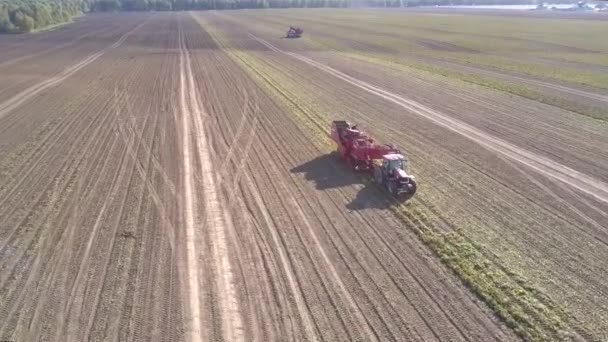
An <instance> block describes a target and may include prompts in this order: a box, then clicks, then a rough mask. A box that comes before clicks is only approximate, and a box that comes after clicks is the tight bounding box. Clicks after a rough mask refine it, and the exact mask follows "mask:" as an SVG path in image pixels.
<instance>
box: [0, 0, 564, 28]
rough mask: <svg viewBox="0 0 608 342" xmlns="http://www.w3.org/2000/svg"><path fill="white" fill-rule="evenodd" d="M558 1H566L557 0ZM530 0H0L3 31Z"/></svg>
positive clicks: (0, 17) (0, 23)
mask: <svg viewBox="0 0 608 342" xmlns="http://www.w3.org/2000/svg"><path fill="white" fill-rule="evenodd" d="M556 1H557V2H560V1H564V0H556ZM528 2H529V0H0V33H12V32H31V31H33V30H37V29H42V28H45V27H48V26H50V25H54V24H60V23H64V22H66V21H69V20H70V19H71V18H72V17H73V16H75V15H79V14H81V13H83V12H88V11H97V12H114V11H185V10H209V9H239V8H288V7H302V8H306V7H309V8H310V7H351V6H353V7H404V6H407V7H411V6H422V5H427V6H428V5H467V4H473V3H475V4H478V5H480V4H498V3H501V4H505V3H512V4H517V3H528Z"/></svg>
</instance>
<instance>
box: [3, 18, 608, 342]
mask: <svg viewBox="0 0 608 342" xmlns="http://www.w3.org/2000/svg"><path fill="white" fill-rule="evenodd" d="M308 13H309V14H310V16H308V17H307V20H308V21H306V23H309V22H310V24H307V26H306V27H305V34H307V36H306V37H305V38H303V39H300V40H286V39H282V38H281V36H282V35H283V34H284V32H283V31H285V28H286V27H285V26H286V23H288V22H292V21H293V18H294V17H295V16H298V15H300V16H301V14H302V12H299V11H274V12H267V11H261V12H257V11H235V12H205V13H156V14H112V15H91V16H87V17H85V18H82V19H81V20H79V21H78V22H76V23H74V24H71V25H67V26H64V27H61V28H59V29H58V30H55V31H50V32H43V33H40V34H35V35H25V36H0V56H1V57H0V74H2V78H0V340H19V341H20V340H57V341H65V340H86V339H90V340H102V339H108V340H141V341H149V340H158V341H167V340H169V341H173V340H175V341H180V340H191V341H250V340H260V341H270V340H279V341H285V340H303V341H311V340H326V341H335V340H339V341H344V340H347V341H353V340H362V341H371V340H381V341H387V340H395V341H402V340H418V341H429V340H470V341H472V340H475V341H490V340H500V341H504V340H518V339H519V338H522V337H523V338H528V339H535V340H558V339H562V340H572V339H588V340H603V339H606V338H608V330H607V329H606V327H608V321H607V317H608V287H607V284H608V282H607V281H606V280H607V277H608V274H607V273H606V272H605V260H608V231H607V229H608V224H607V222H608V214H607V212H608V172H607V170H608V126H606V123H605V122H604V121H602V120H601V119H598V118H594V116H593V115H591V114H593V113H595V114H597V113H600V114H601V112H593V113H591V112H585V113H578V112H573V111H571V110H568V108H564V107H567V106H566V105H564V106H561V107H560V106H559V105H558V104H555V103H553V104H550V103H547V102H550V101H541V100H539V99H536V100H535V99H534V98H533V96H529V97H523V96H518V95H514V94H513V92H509V91H501V90H499V89H497V87H490V86H484V85H480V84H479V82H469V81H466V80H462V79H460V78H458V77H454V76H453V75H452V74H449V75H445V73H441V72H435V73H433V72H429V71H428V70H426V71H425V70H422V69H421V68H416V67H413V66H411V65H410V66H408V65H407V63H402V64H399V63H396V62H395V60H401V61H411V60H412V59H409V58H410V57H408V56H409V55H408V54H404V53H403V51H396V50H390V49H387V50H380V49H379V46H378V44H376V45H374V44H370V41H369V40H368V39H367V38H368V37H367V34H371V35H375V36H377V37H378V36H381V33H378V32H372V33H369V32H368V31H366V30H367V29H364V28H362V31H361V32H362V33H361V35H359V36H357V35H353V36H352V37H349V38H347V39H344V41H341V42H339V44H343V45H339V46H338V43H336V42H332V41H338V40H340V34H339V33H336V32H339V30H341V29H344V26H341V25H343V24H341V23H340V20H341V19H340V20H338V19H336V21H335V22H332V21H331V20H328V19H327V17H324V18H317V19H315V16H327V15H330V14H331V13H332V12H330V11H320V12H314V11H310V12H308ZM355 13H357V14H356V15H361V16H362V17H365V15H369V16H372V15H371V14H369V13H367V12H355ZM366 13H367V14H366ZM374 13H377V12H374ZM269 14H270V15H269ZM347 14H348V15H353V13H350V12H349V13H347ZM332 15H335V16H336V18H340V16H344V15H345V14H344V13H342V12H340V11H336V12H335V13H334V14H332ZM375 15H377V14H374V16H375ZM403 15H407V16H416V15H423V14H413V13H408V14H403ZM477 16H478V15H477V14H476V17H477ZM315 20H318V21H323V25H325V26H328V27H331V26H332V25H334V26H335V30H327V31H325V30H324V28H323V27H319V28H318V29H317V30H318V31H315V29H314V28H313V27H314V25H313V24H312V23H313V22H314V21H315ZM360 20H362V21H363V20H365V19H363V18H361V19H360ZM526 20H531V21H533V20H540V19H526ZM597 23H598V24H597V25H602V24H603V23H602V22H600V21H597ZM287 25H288V24H287ZM308 25H310V26H311V29H310V30H308ZM604 25H605V24H604ZM309 31H310V33H309ZM366 32H368V33H366ZM397 38H398V39H401V40H402V41H403V44H411V43H412V41H410V40H409V38H408V37H406V36H403V37H397ZM386 39H395V38H394V37H386ZM549 43H551V44H557V43H554V42H547V44H549ZM419 44H421V46H422V47H423V48H424V49H429V50H436V49H440V50H441V49H446V50H454V49H456V50H458V46H459V44H458V43H456V42H454V43H449V42H447V43H445V44H440V43H437V42H435V41H431V40H429V38H428V37H421V38H420V41H419ZM370 51H372V52H373V53H370ZM5 52H6V53H5ZM466 53H470V51H468V50H467V51H466ZM414 57H415V58H418V59H420V58H422V57H423V56H422V55H420V54H417V55H416V56H412V57H411V58H414ZM530 58H531V56H530ZM390 61H392V62H390ZM427 62H429V63H430V62H433V63H436V64H437V65H440V66H441V67H442V68H443V67H447V66H452V67H453V69H450V70H462V69H459V68H461V67H464V66H463V64H462V63H461V61H458V60H455V59H452V60H440V59H439V58H438V59H437V60H428V61H427ZM449 63H451V64H449ZM588 64H590V63H588ZM597 65H599V66H598V67H602V66H601V64H597ZM468 67H470V68H475V70H479V72H480V73H485V76H484V77H489V78H493V79H494V78H495V79H498V80H504V79H505V78H508V79H509V82H513V83H516V84H526V85H527V86H528V87H534V89H536V91H538V94H547V93H551V94H559V95H560V96H561V95H563V96H564V97H566V96H569V97H568V99H569V100H568V101H569V102H568V105H572V104H573V103H574V104H576V103H581V106H583V105H585V103H587V102H585V101H583V100H582V99H583V98H585V99H589V103H591V105H590V107H589V108H591V107H593V108H596V107H597V108H602V106H603V105H605V103H606V102H608V92H607V91H605V90H603V89H602V88H601V87H597V86H591V85H583V84H578V83H573V82H568V81H566V80H564V77H566V76H568V75H565V74H564V75H565V76H564V75H560V76H559V77H562V79H560V80H559V81H556V80H555V79H552V78H539V77H538V76H535V75H530V74H526V73H525V72H524V73H515V72H513V71H509V70H505V69H496V70H491V69H488V68H487V67H484V66H481V65H469V66H468ZM556 77H557V76H556ZM590 80H592V81H594V82H595V81H598V80H599V82H601V79H590ZM606 89H608V85H607V86H606ZM536 94H537V93H534V95H536ZM590 110H591V109H590ZM600 114H598V115H600ZM341 118H345V119H348V120H351V121H355V122H357V123H359V124H360V127H364V128H365V129H366V130H368V131H369V132H370V133H371V134H372V135H373V136H375V137H377V138H378V140H381V141H384V142H394V143H396V144H398V145H399V146H400V147H402V148H403V149H404V150H405V151H407V153H408V155H409V159H410V161H411V166H412V171H413V172H414V174H416V176H417V177H418V179H419V193H418V194H417V196H416V197H415V199H414V200H413V201H412V202H410V203H409V204H407V205H405V206H399V205H397V204H395V203H393V201H392V200H391V199H390V198H389V197H388V196H386V194H384V193H383V192H382V191H380V190H379V189H377V188H376V187H374V186H373V185H371V184H369V181H368V180H367V179H366V178H365V177H361V176H358V175H355V174H353V173H352V172H351V171H350V170H348V168H347V167H346V166H344V165H342V164H341V163H340V162H339V161H338V160H337V158H336V157H335V155H333V154H332V153H331V151H332V149H333V146H332V145H331V143H330V142H329V141H328V138H327V136H326V133H325V132H326V130H327V127H328V125H329V122H330V121H331V120H333V119H341Z"/></svg>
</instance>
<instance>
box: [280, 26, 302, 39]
mask: <svg viewBox="0 0 608 342" xmlns="http://www.w3.org/2000/svg"><path fill="white" fill-rule="evenodd" d="M302 33H304V30H302V29H301V28H299V27H293V26H291V27H290V28H289V31H287V35H286V36H285V38H300V37H302Z"/></svg>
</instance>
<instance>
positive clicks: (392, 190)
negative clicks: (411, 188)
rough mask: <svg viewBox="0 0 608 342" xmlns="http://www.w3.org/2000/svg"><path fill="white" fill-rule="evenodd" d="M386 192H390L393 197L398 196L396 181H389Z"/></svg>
mask: <svg viewBox="0 0 608 342" xmlns="http://www.w3.org/2000/svg"><path fill="white" fill-rule="evenodd" d="M386 190H388V192H389V193H390V194H391V195H393V196H396V195H397V188H396V187H395V181H389V182H388V184H386Z"/></svg>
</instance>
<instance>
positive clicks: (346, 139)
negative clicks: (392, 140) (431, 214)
mask: <svg viewBox="0 0 608 342" xmlns="http://www.w3.org/2000/svg"><path fill="white" fill-rule="evenodd" d="M330 136H331V138H332V139H333V140H334V141H335V142H336V144H337V145H338V153H339V154H340V158H341V159H342V160H344V161H346V162H347V163H348V164H349V165H351V167H352V168H353V169H354V170H355V171H366V172H370V173H371V174H372V175H373V180H374V182H376V183H377V184H378V185H380V186H381V187H382V188H384V189H386V190H387V191H388V192H389V193H390V194H392V195H393V196H395V197H396V198H397V199H399V200H402V201H405V200H408V199H410V198H411V197H412V196H413V195H414V193H416V180H415V177H414V176H412V175H408V174H407V172H406V171H405V170H406V169H407V161H406V159H405V157H404V156H403V155H402V154H401V151H399V150H398V149H397V148H395V147H394V146H393V145H378V144H376V143H374V140H373V139H371V138H370V137H369V136H368V135H367V134H365V133H364V132H362V131H360V130H358V129H357V126H351V125H350V124H349V123H348V122H346V121H334V122H332V125H331V132H330Z"/></svg>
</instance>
